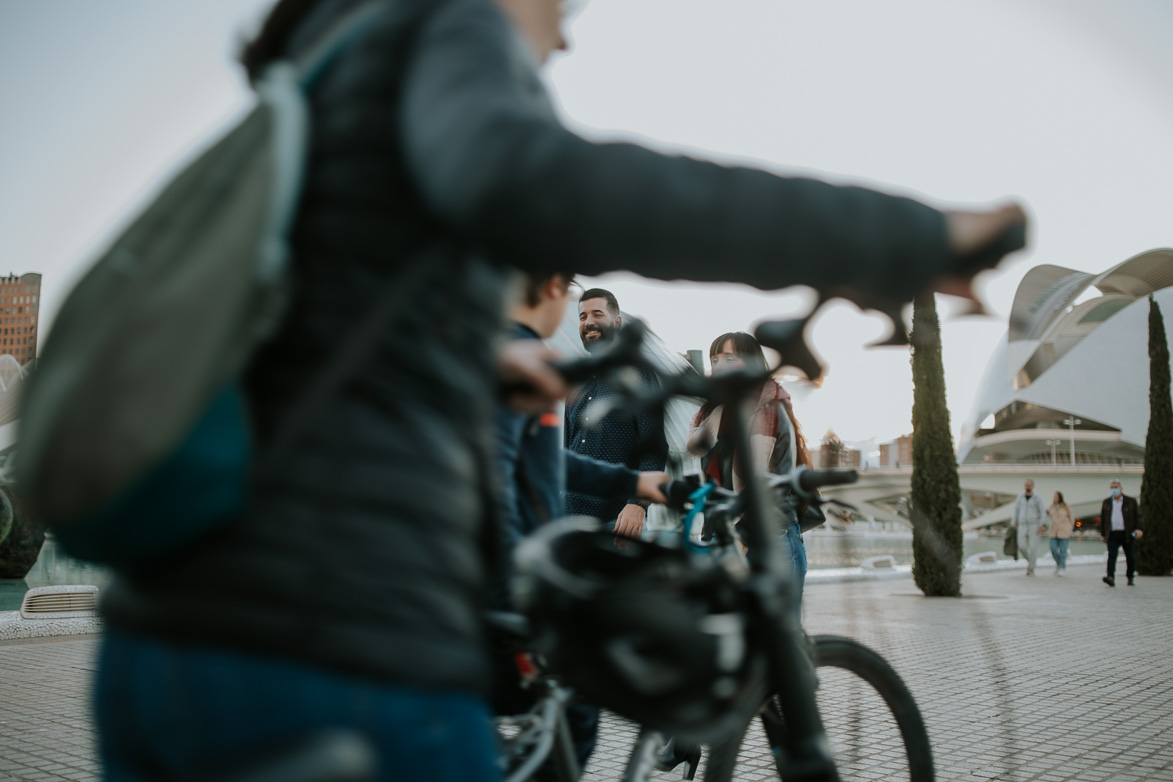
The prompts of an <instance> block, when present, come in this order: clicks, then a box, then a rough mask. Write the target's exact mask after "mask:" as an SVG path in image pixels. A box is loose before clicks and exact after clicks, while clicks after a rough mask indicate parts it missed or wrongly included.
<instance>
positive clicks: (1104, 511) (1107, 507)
mask: <svg viewBox="0 0 1173 782" xmlns="http://www.w3.org/2000/svg"><path fill="white" fill-rule="evenodd" d="M1111 531H1112V501H1111V500H1104V501H1103V502H1102V503H1100V537H1101V538H1106V537H1108V533H1109V532H1111Z"/></svg>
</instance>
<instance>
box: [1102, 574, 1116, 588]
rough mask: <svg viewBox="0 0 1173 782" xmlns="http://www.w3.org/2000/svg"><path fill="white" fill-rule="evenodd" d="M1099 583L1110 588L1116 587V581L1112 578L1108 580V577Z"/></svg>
mask: <svg viewBox="0 0 1173 782" xmlns="http://www.w3.org/2000/svg"><path fill="white" fill-rule="evenodd" d="M1101 581H1103V582H1104V583H1105V584H1107V585H1108V586H1110V587H1114V586H1116V579H1114V578H1109V577H1108V576H1104V577H1103V578H1102V579H1101Z"/></svg>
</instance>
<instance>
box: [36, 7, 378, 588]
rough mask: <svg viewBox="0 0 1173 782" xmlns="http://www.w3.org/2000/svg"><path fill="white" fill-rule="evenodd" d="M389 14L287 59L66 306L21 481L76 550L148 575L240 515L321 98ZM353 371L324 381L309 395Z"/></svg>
mask: <svg viewBox="0 0 1173 782" xmlns="http://www.w3.org/2000/svg"><path fill="white" fill-rule="evenodd" d="M387 8H388V4H387V3H367V4H364V5H361V6H359V7H358V8H356V9H355V10H354V11H352V12H350V13H349V14H348V15H346V16H344V17H343V18H341V19H340V20H339V21H338V22H337V23H336V24H335V25H334V26H333V27H331V28H330V29H329V30H328V32H327V33H326V34H325V35H324V36H323V37H322V38H321V39H320V40H319V42H318V43H317V44H316V45H315V46H314V47H313V48H312V49H311V50H310V51H308V52H307V53H306V55H305V56H304V57H300V58H298V60H297V61H289V60H283V61H278V62H275V63H273V64H271V65H270V66H269V67H268V68H267V69H266V71H265V72H264V74H263V75H262V77H261V78H260V79H259V82H258V84H257V89H256V92H257V101H256V105H255V107H254V108H253V109H252V111H251V112H250V113H249V114H248V115H247V116H246V117H245V118H244V119H243V120H241V121H240V122H239V123H238V124H237V125H236V126H235V127H234V128H233V129H231V130H230V131H229V132H228V133H227V134H225V135H224V136H223V137H222V138H220V139H219V140H218V141H217V142H215V143H214V144H213V145H212V146H211V148H209V149H208V150H206V151H205V152H204V153H203V154H202V155H200V156H199V157H198V159H196V160H195V161H194V162H193V163H191V164H190V165H189V166H187V167H186V168H185V169H184V170H183V171H182V172H181V173H179V174H178V175H177V176H176V177H175V178H174V179H173V180H172V181H171V182H170V183H169V184H168V185H167V186H166V187H165V188H164V189H163V190H162V192H161V193H160V194H159V195H158V197H157V198H155V200H154V201H153V202H152V203H151V204H150V205H149V206H148V207H147V208H146V209H145V211H143V212H142V213H141V214H140V215H139V216H138V218H137V219H135V220H134V222H133V223H132V224H131V225H130V227H129V228H127V229H126V231H125V232H123V233H122V235H121V236H119V237H118V238H117V239H116V240H115V241H114V243H113V245H112V246H111V247H110V248H109V250H108V251H107V252H106V253H105V254H104V255H103V256H102V257H101V258H100V259H99V260H98V261H97V263H96V264H95V265H94V266H93V268H92V269H91V270H90V271H89V273H88V274H87V275H86V276H85V277H84V278H83V279H82V280H81V282H80V283H78V285H77V286H76V287H75V288H74V289H73V291H72V292H71V293H70V295H69V297H68V299H67V300H66V302H65V304H64V306H63V307H62V308H61V311H60V313H59V315H58V316H57V319H56V321H55V323H54V324H53V328H52V332H51V333H50V335H49V339H48V341H47V344H46V345H45V349H44V350H43V351H42V357H41V359H40V360H39V362H38V365H37V368H36V371H35V372H34V373H33V375H32V377H31V378H30V381H29V387H28V388H27V390H26V393H25V395H24V406H23V410H22V414H21V423H20V451H19V454H18V462H17V468H16V469H17V478H18V481H19V484H20V485H19V490H20V491H21V492H22V494H23V495H24V497H25V499H26V501H27V502H28V504H29V506H30V507H31V508H32V509H33V510H34V512H35V513H37V514H38V515H39V516H40V517H41V518H42V519H43V520H44V521H46V522H48V523H49V524H51V525H53V527H54V529H55V531H56V533H57V536H58V538H59V539H60V540H61V542H62V544H63V545H64V546H65V548H66V550H67V551H69V552H70V553H71V554H74V555H75V556H79V557H82V558H85V559H90V560H95V561H101V562H106V563H109V564H115V565H118V564H134V563H136V562H139V561H142V560H143V559H145V558H149V557H151V556H155V555H157V554H158V553H159V552H162V551H166V550H168V549H170V548H173V547H175V546H176V545H178V544H180V543H183V542H185V541H187V540H189V539H191V538H192V537H194V536H195V535H197V534H199V533H200V532H201V531H203V530H204V529H206V528H208V527H209V526H211V525H214V524H215V523H216V522H218V521H219V520H221V519H224V518H227V517H230V516H231V515H232V514H234V513H236V512H238V511H239V509H240V507H241V505H242V503H243V500H244V495H245V491H246V484H247V482H248V479H249V473H250V469H251V464H252V460H253V454H252V443H251V439H250V431H249V427H248V421H247V416H246V415H245V406H244V402H243V392H242V389H241V387H240V384H239V382H238V379H239V377H240V375H241V373H242V371H243V370H244V368H245V367H246V365H247V363H248V361H249V359H250V357H251V356H252V355H253V353H254V352H255V351H256V349H257V347H258V346H259V345H260V344H261V343H262V342H263V341H264V340H265V339H266V338H268V337H269V336H271V335H272V334H273V332H274V331H275V330H276V328H277V327H278V326H279V325H280V323H281V319H282V313H283V311H284V309H285V302H286V290H287V287H288V277H289V268H288V267H289V257H290V248H289V232H290V229H291V225H292V223H293V220H294V217H295V215H296V212H297V207H298V204H299V199H300V194H301V188H302V179H303V174H304V168H305V164H306V157H307V150H308V136H309V112H308V107H307V102H306V97H305V96H306V91H307V90H308V88H309V87H310V86H311V85H312V84H313V83H314V81H315V79H316V78H318V76H319V75H320V74H322V73H323V72H324V70H325V69H326V68H327V67H329V65H330V64H331V62H332V61H333V60H334V58H335V56H336V55H337V54H338V53H339V52H341V51H342V50H343V49H344V48H345V47H346V45H347V44H348V43H349V42H351V41H352V40H353V39H355V38H356V36H358V35H359V34H361V33H362V31H363V30H364V29H365V28H367V27H369V26H370V24H369V23H370V22H371V20H372V18H373V17H374V16H375V15H377V14H378V13H380V12H381V11H385V10H386V9H387ZM382 309H384V310H385V309H387V307H383V308H382ZM372 317H374V316H373V315H372V316H369V317H368V318H367V319H366V321H371V319H372ZM377 325H378V324H377V323H371V322H368V323H367V324H366V328H367V329H368V330H370V331H376V330H377ZM351 352H353V351H351ZM348 361H349V362H350V363H351V364H353V363H355V361H354V359H353V357H352V358H350V359H348ZM343 371H344V369H343V368H342V367H337V368H334V371H327V372H325V373H324V375H325V378H324V379H322V380H320V381H319V382H318V383H317V385H316V386H311V388H310V389H309V391H307V392H306V394H305V397H306V398H307V400H318V401H320V400H321V399H322V398H323V397H325V396H327V395H328V394H329V393H330V391H331V388H330V386H331V385H337V384H338V383H339V382H340V380H341V378H340V373H342V372H343ZM306 404H309V402H306ZM304 406H305V405H304V404H303V405H302V407H304ZM296 411H297V406H295V412H296ZM302 417H304V415H303V416H302Z"/></svg>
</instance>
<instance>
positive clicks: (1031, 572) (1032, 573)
mask: <svg viewBox="0 0 1173 782" xmlns="http://www.w3.org/2000/svg"><path fill="white" fill-rule="evenodd" d="M1026 574H1027V575H1028V576H1033V575H1034V574H1035V572H1034V571H1033V570H1028V571H1026Z"/></svg>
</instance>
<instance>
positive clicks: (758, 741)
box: [704, 635, 934, 782]
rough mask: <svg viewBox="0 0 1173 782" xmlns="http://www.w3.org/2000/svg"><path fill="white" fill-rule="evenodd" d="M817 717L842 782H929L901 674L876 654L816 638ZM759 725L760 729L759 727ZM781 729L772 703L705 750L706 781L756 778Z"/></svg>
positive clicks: (923, 739)
mask: <svg viewBox="0 0 1173 782" xmlns="http://www.w3.org/2000/svg"><path fill="white" fill-rule="evenodd" d="M814 642H815V650H816V651H815V654H816V664H817V665H818V679H819V686H818V692H817V695H816V697H817V700H818V707H819V714H820V715H821V716H822V718H823V725H824V727H825V728H826V731H827V740H828V742H829V744H830V746H831V751H832V754H833V755H834V758H835V765H836V767H837V768H838V770H839V775H840V778H842V779H844V780H857V779H875V780H889V779H906V780H910V782H932V780H933V778H934V777H933V755H932V748H931V746H930V744H929V735H928V732H927V731H926V730H925V724H924V720H923V719H922V718H921V714H920V709H919V708H917V705H916V701H915V700H913V698H912V694H911V693H910V692H909V691H908V688H907V687H906V686H905V684H904V682H903V681H902V680H901V679H900V676H899V675H898V674H897V673H896V671H895V670H893V669H892V666H891V665H889V664H888V663H887V661H885V660H884V658H883V657H881V656H880V655H879V654H877V653H876V652H874V651H872V650H871V649H869V648H868V647H866V646H864V645H863V644H861V643H858V642H856V641H853V640H851V639H850V638H841V637H839V636H833V635H822V636H816V637H815V639H814ZM759 723H760V724H759ZM784 730H785V726H784V724H783V722H782V714H781V710H780V709H779V707H778V704H777V701H776V699H774V698H770V699H769V700H768V701H767V702H766V703H765V704H764V706H763V709H762V711H761V713H760V714H759V715H758V717H757V719H756V720H754V719H751V720H750V721H749V723H747V725H746V727H745V730H744V731H742V732H740V734H739V735H734V736H733V737H731V738H730V739H727V740H726V741H723V742H719V743H717V744H714V745H713V746H712V747H711V748H710V751H709V761H708V764H707V768H706V771H705V776H704V779H705V780H706V782H728V781H730V780H734V779H738V778H739V777H743V776H745V777H749V776H752V777H753V778H754V779H759V778H761V777H760V775H761V773H762V770H763V769H767V768H768V769H770V770H772V769H773V763H774V754H773V753H774V750H775V747H774V746H773V744H774V743H775V742H773V741H771V740H770V739H769V738H767V736H768V735H773V736H780V735H782V731H784ZM901 748H902V749H901Z"/></svg>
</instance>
